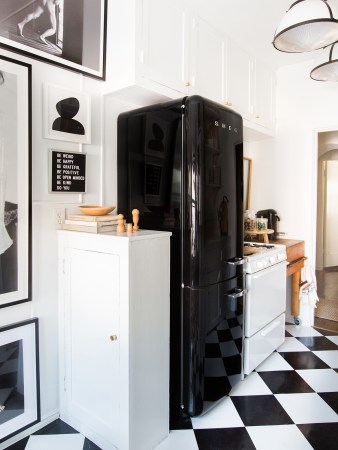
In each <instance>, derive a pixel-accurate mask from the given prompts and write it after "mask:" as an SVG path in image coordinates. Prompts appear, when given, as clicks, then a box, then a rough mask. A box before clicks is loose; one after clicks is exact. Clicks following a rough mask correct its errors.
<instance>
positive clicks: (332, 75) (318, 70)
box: [310, 44, 338, 81]
mask: <svg viewBox="0 0 338 450" xmlns="http://www.w3.org/2000/svg"><path fill="white" fill-rule="evenodd" d="M317 63H319V64H318V65H317V66H316V67H315V68H314V69H312V71H311V73H310V77H311V78H312V79H313V80H316V81H338V45H337V44H333V45H331V46H329V47H326V48H324V49H323V50H322V52H321V55H320V58H319V59H318V61H317Z"/></svg>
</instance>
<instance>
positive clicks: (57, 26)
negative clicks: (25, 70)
mask: <svg viewBox="0 0 338 450" xmlns="http://www.w3.org/2000/svg"><path fill="white" fill-rule="evenodd" d="M107 4H108V0H3V1H1V8H0V46H1V47H3V48H6V49H8V50H11V51H15V52H18V53H21V54H23V55H25V56H28V57H31V58H35V59H39V60H42V61H45V62H48V63H50V64H55V65H58V66H61V67H63V68H66V69H70V70H74V71H76V72H80V73H83V74H85V75H88V76H91V77H95V78H99V79H105V52H106V29H107Z"/></svg>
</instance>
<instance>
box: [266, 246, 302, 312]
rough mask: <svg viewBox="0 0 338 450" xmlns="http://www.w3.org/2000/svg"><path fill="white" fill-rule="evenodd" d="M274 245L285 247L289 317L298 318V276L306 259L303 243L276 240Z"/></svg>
mask: <svg viewBox="0 0 338 450" xmlns="http://www.w3.org/2000/svg"><path fill="white" fill-rule="evenodd" d="M273 243H275V244H283V245H285V246H286V257H287V262H288V263H289V264H288V266H287V273H286V276H288V277H289V276H292V297H291V315H292V316H294V317H298V316H299V312H300V305H299V286H300V274H301V270H302V268H303V267H304V262H305V260H306V259H307V258H306V256H305V241H297V240H295V239H278V240H277V241H273Z"/></svg>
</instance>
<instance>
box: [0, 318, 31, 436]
mask: <svg viewBox="0 0 338 450" xmlns="http://www.w3.org/2000/svg"><path fill="white" fill-rule="evenodd" d="M38 344H39V333H38V319H30V320H26V321H24V322H18V323H15V324H12V325H8V326H5V327H2V328H0V442H3V441H4V440H6V439H8V438H10V437H11V436H13V435H15V434H18V433H19V432H21V431H23V430H25V429H26V428H28V427H31V426H32V425H34V424H36V423H38V422H40V388H39V384H40V383H39V351H38V349H39V346H38Z"/></svg>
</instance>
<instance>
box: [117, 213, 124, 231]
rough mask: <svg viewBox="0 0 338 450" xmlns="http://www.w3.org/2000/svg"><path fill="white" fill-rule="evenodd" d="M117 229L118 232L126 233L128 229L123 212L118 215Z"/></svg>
mask: <svg viewBox="0 0 338 450" xmlns="http://www.w3.org/2000/svg"><path fill="white" fill-rule="evenodd" d="M116 231H117V232H118V233H124V232H125V231H126V227H125V226H124V216H123V214H119V215H118V216H117V227H116Z"/></svg>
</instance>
